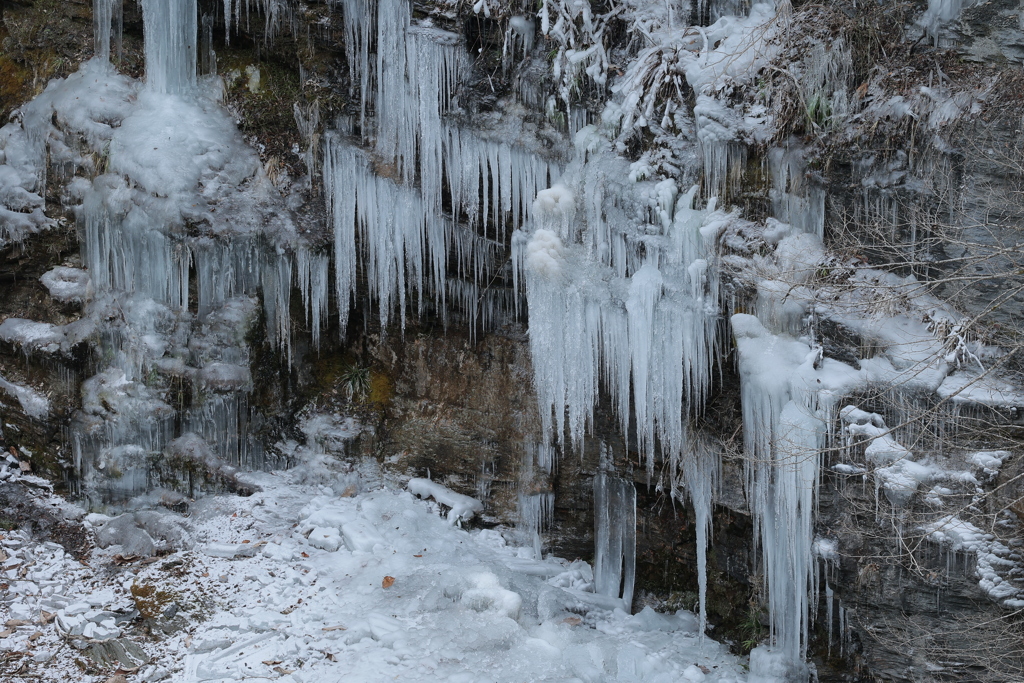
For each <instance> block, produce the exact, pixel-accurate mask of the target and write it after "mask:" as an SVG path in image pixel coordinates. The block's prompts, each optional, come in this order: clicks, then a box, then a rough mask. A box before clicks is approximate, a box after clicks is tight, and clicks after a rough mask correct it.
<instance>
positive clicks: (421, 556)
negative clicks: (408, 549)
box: [413, 555, 423, 557]
mask: <svg viewBox="0 0 1024 683" xmlns="http://www.w3.org/2000/svg"><path fill="white" fill-rule="evenodd" d="M413 557H423V556H422V555H413Z"/></svg>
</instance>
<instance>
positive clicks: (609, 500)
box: [594, 471, 636, 612]
mask: <svg viewBox="0 0 1024 683" xmlns="http://www.w3.org/2000/svg"><path fill="white" fill-rule="evenodd" d="M635 571H636V489H635V488H634V487H633V484H631V483H630V482H628V481H625V480H622V479H619V478H617V477H614V476H612V475H609V474H607V473H606V472H603V471H602V472H598V474H597V476H595V477H594V582H595V587H596V589H597V592H598V593H600V594H601V595H609V596H611V597H614V598H620V599H621V600H622V605H623V609H624V610H625V611H626V612H629V611H630V609H631V606H632V604H633V581H634V575H635Z"/></svg>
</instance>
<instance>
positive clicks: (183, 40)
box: [142, 0, 198, 95]
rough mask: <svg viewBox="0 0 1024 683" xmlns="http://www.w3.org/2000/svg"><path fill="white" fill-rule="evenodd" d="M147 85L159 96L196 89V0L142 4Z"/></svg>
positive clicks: (144, 1)
mask: <svg viewBox="0 0 1024 683" xmlns="http://www.w3.org/2000/svg"><path fill="white" fill-rule="evenodd" d="M142 18H143V24H144V29H143V30H144V31H145V41H146V84H147V85H148V86H149V88H150V89H151V90H154V91H156V92H159V93H171V94H179V95H180V94H186V93H191V92H193V91H194V90H195V87H196V38H197V37H198V29H197V26H196V0H142Z"/></svg>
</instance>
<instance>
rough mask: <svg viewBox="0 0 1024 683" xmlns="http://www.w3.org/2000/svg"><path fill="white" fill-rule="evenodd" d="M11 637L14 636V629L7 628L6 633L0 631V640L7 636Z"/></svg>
mask: <svg viewBox="0 0 1024 683" xmlns="http://www.w3.org/2000/svg"><path fill="white" fill-rule="evenodd" d="M13 635H14V629H13V628H9V629H7V630H6V631H0V638H6V637H8V636H13Z"/></svg>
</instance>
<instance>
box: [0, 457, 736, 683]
mask: <svg viewBox="0 0 1024 683" xmlns="http://www.w3.org/2000/svg"><path fill="white" fill-rule="evenodd" d="M249 476H250V478H251V483H252V484H255V485H258V486H259V487H260V489H261V490H260V491H259V492H257V493H255V494H254V495H252V496H250V497H240V496H234V495H225V496H214V497H208V498H205V499H202V500H200V501H198V502H196V503H195V504H194V505H193V506H192V508H191V514H190V516H189V517H188V518H182V517H178V516H176V515H174V514H173V513H167V512H163V513H159V514H150V513H141V514H140V513H136V514H135V516H134V517H133V518H132V519H134V520H135V521H136V523H137V525H138V526H137V527H135V531H134V532H127V533H126V532H125V531H124V528H125V525H124V524H121V526H122V531H121V532H119V533H120V536H118V535H117V534H110V533H109V532H110V531H111V529H109V528H108V527H110V525H111V524H114V522H111V521H108V520H109V518H104V517H102V516H99V515H90V516H89V517H87V518H86V519H87V520H88V521H87V522H86V523H87V524H88V525H90V526H92V527H94V528H95V529H96V530H97V531H96V532H97V534H98V536H99V537H101V538H103V537H104V535H105V534H104V531H105V530H106V531H107V532H108V533H107V534H106V536H107V537H108V538H111V537H113V538H119V539H121V540H123V541H126V540H127V539H129V538H132V537H133V534H139V535H140V536H141V534H142V532H141V528H146V529H148V531H149V533H150V536H149V537H148V538H154V539H157V543H156V545H157V547H158V548H159V546H160V545H161V541H159V538H158V537H167V538H170V537H171V536H174V537H175V538H176V539H177V543H178V544H179V545H182V546H185V548H184V549H179V550H176V551H173V552H170V553H168V554H165V555H162V556H160V557H133V556H131V555H129V554H128V552H127V551H126V547H125V546H121V545H110V546H108V547H107V548H104V549H96V550H94V551H93V553H92V555H91V558H90V559H89V561H88V562H87V563H81V562H78V561H76V560H75V559H73V558H72V557H71V556H70V555H67V554H65V552H64V550H63V549H62V548H61V547H60V546H58V545H56V544H54V543H42V542H38V541H33V540H31V539H29V538H28V537H27V536H26V535H25V534H24V533H23V532H20V531H9V532H0V533H2V538H0V547H2V551H0V552H2V555H0V558H2V562H0V564H2V565H3V577H4V578H2V579H0V581H2V583H0V587H2V589H3V590H2V592H0V623H5V624H7V626H5V627H4V628H5V630H4V631H3V632H2V633H0V635H2V638H0V671H3V670H6V672H7V673H6V674H5V677H4V680H5V681H12V682H14V681H29V680H45V681H107V680H108V678H109V677H110V676H112V675H115V674H116V673H117V672H118V671H121V672H122V673H123V674H125V675H127V676H129V679H130V680H136V681H156V680H168V681H189V682H191V681H226V680H250V681H260V680H279V681H346V682H348V681H395V680H397V681H453V682H454V681H459V682H466V683H468V682H470V681H481V682H482V681H666V682H667V681H681V680H682V681H708V682H709V683H711V682H714V681H721V682H727V681H746V680H747V674H746V672H745V669H746V667H745V662H744V661H743V660H742V659H740V658H738V657H735V656H733V655H730V654H728V651H727V649H726V648H725V647H724V646H722V645H720V644H719V643H716V642H714V641H712V640H710V639H705V640H704V642H703V644H701V642H700V638H699V636H698V634H697V633H696V630H697V629H696V626H697V620H696V618H695V617H694V615H693V614H691V613H690V612H685V611H680V612H678V613H677V614H674V615H673V614H658V613H656V612H654V611H653V610H651V609H650V608H646V609H644V610H643V611H642V612H640V613H638V614H636V615H632V616H631V615H628V614H626V613H625V612H623V611H622V610H621V609H614V605H615V601H612V600H611V599H610V598H604V597H601V596H598V595H596V594H594V593H588V592H585V591H584V590H580V588H586V586H587V584H588V582H589V580H590V579H591V574H590V571H591V570H590V567H589V565H587V564H585V563H583V562H579V561H576V562H572V563H570V562H567V561H565V560H559V559H554V558H547V559H545V560H544V561H535V560H533V559H532V555H533V551H532V549H526V548H517V547H513V546H510V545H508V544H507V543H506V540H505V537H504V536H503V535H502V533H501V532H500V531H499V530H489V529H473V530H466V529H463V528H460V527H459V526H457V525H454V524H450V523H449V522H448V521H447V520H446V519H445V518H444V517H443V516H441V515H440V514H439V512H440V510H439V507H438V505H437V504H436V503H435V502H433V501H423V500H419V499H417V498H415V497H414V496H413V495H412V494H411V493H409V492H407V491H404V490H401V489H397V488H396V489H389V488H379V489H377V490H371V491H365V492H361V493H357V494H355V495H348V496H346V495H341V496H339V495H337V494H336V493H335V492H334V491H332V490H331V489H328V488H326V487H323V486H317V485H314V486H310V485H304V484H301V483H299V482H300V480H301V476H302V475H301V474H298V473H295V472H276V473H269V474H254V475H249ZM357 489H358V487H353V488H352V489H349V491H347V492H351V491H352V490H357ZM343 493H344V492H343ZM43 498H44V499H45V498H46V496H45V495H43ZM43 502H44V504H53V503H54V502H56V501H54V500H53V499H51V500H50V501H49V502H48V503H47V502H46V501H45V500H44V501H43ZM147 514H150V516H149V517H147V516H146V515H147ZM124 519H125V518H121V520H122V522H123V520H124ZM127 526H128V527H131V526H132V525H127ZM509 537H510V538H511V537H512V536H511V534H510V535H509ZM136 540H137V539H136ZM574 587H575V588H574ZM137 610H141V611H142V612H143V613H144V614H143V615H141V616H140V615H137V614H136V611H137ZM143 617H148V618H143ZM132 643H134V645H132ZM143 652H144V653H145V655H146V658H147V659H148V660H149V661H145V662H140V661H139V660H140V655H141V653H143ZM90 654H91V657H92V658H96V657H99V658H102V657H103V656H104V655H106V656H107V657H108V662H107V665H106V666H98V665H96V664H95V663H94V662H93V661H92V659H91V658H90ZM117 657H120V661H117V660H116V658H117ZM136 667H138V668H137V669H136ZM83 668H85V671H83ZM8 676H9V677H8Z"/></svg>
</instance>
